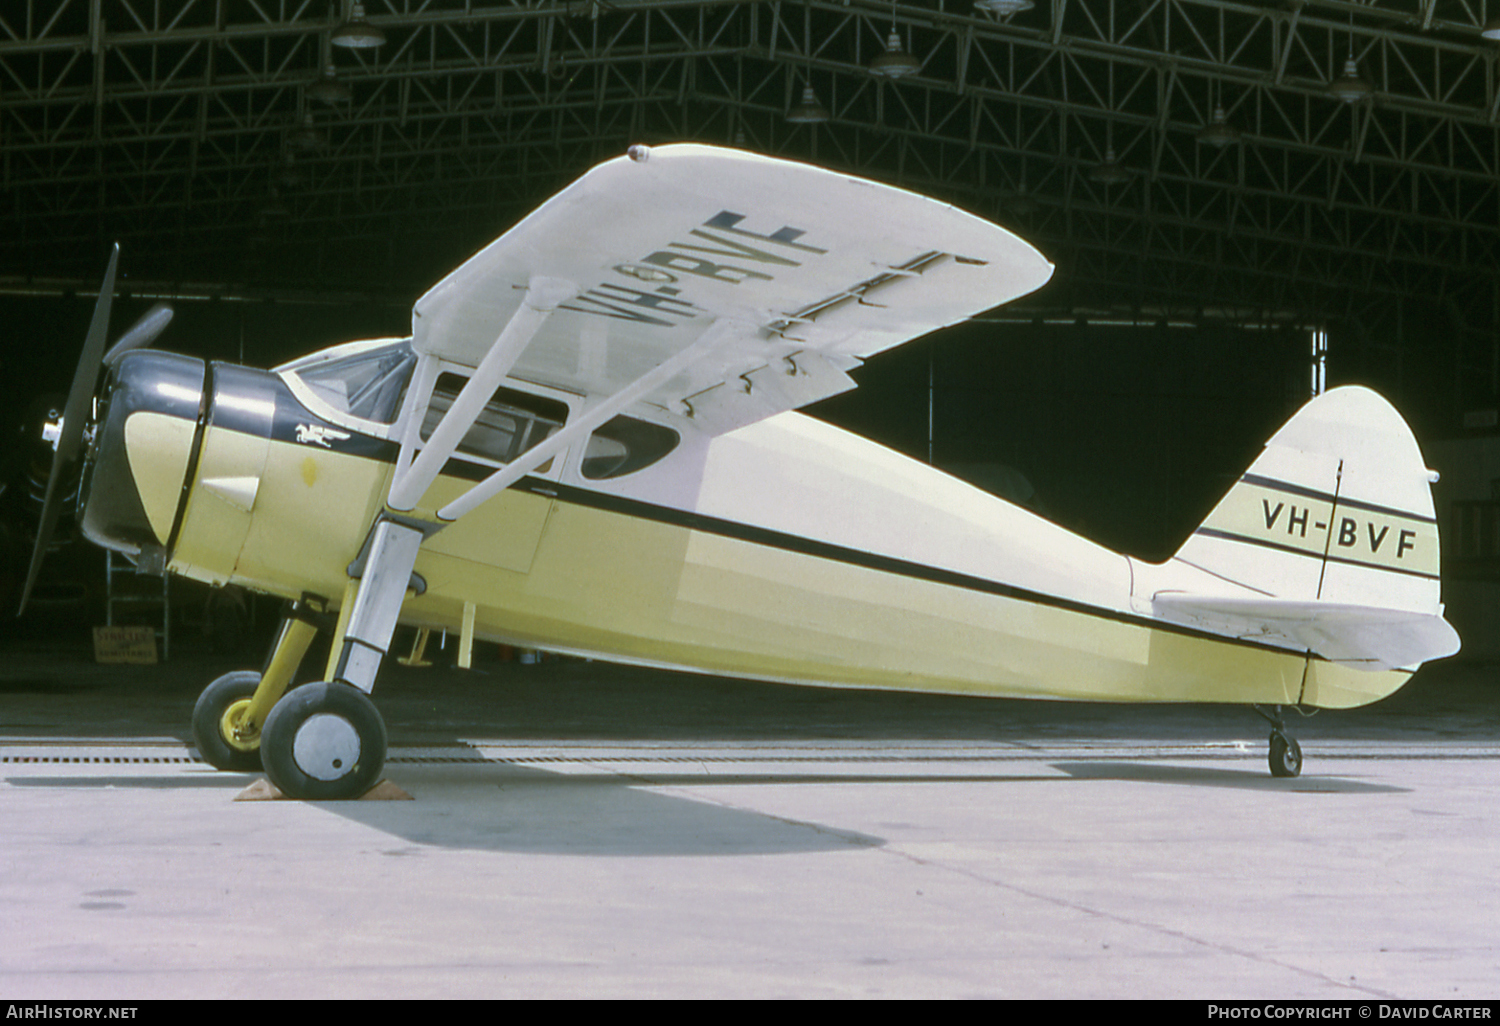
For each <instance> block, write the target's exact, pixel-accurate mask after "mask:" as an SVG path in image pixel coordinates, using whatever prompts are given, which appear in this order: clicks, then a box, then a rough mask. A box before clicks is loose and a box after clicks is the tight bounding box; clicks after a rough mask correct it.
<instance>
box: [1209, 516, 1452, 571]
mask: <svg viewBox="0 0 1500 1026" xmlns="http://www.w3.org/2000/svg"><path fill="white" fill-rule="evenodd" d="M1193 534H1194V535H1197V536H1200V537H1204V538H1218V539H1220V540H1221V541H1231V542H1239V543H1241V544H1242V545H1254V546H1256V547H1258V548H1262V549H1271V550H1273V551H1276V552H1287V553H1290V554H1292V555H1294V556H1305V557H1307V558H1308V559H1317V560H1323V559H1326V560H1327V561H1328V562H1330V563H1342V564H1344V565H1345V566H1360V567H1364V568H1365V569H1367V570H1384V571H1385V572H1387V573H1392V574H1405V575H1406V576H1408V577H1421V578H1423V579H1424V580H1428V581H1437V580H1441V578H1440V577H1439V576H1438V575H1437V574H1430V573H1427V572H1426V571H1423V570H1406V569H1403V568H1402V567H1399V566H1384V565H1382V564H1380V563H1369V562H1366V561H1364V560H1362V559H1350V558H1349V557H1348V556H1335V555H1333V554H1332V553H1329V554H1328V555H1327V556H1326V557H1325V556H1324V554H1323V553H1321V552H1317V551H1309V550H1307V549H1299V548H1297V547H1296V546H1295V545H1283V544H1282V543H1281V542H1273V541H1266V540H1265V539H1264V538H1251V537H1249V536H1248V535H1243V534H1235V533H1234V532H1232V531H1220V530H1218V529H1217V528H1213V527H1200V528H1198V530H1196V531H1194V532H1193Z"/></svg>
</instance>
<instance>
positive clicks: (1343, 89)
mask: <svg viewBox="0 0 1500 1026" xmlns="http://www.w3.org/2000/svg"><path fill="white" fill-rule="evenodd" d="M1328 95H1329V96H1332V97H1333V98H1334V99H1335V100H1342V101H1343V102H1344V103H1358V102H1359V101H1360V100H1363V99H1364V98H1365V97H1367V96H1369V95H1370V84H1369V83H1368V82H1366V81H1365V80H1364V79H1362V78H1360V77H1359V66H1358V65H1357V64H1355V63H1354V58H1353V57H1350V58H1349V59H1348V60H1346V61H1345V62H1344V73H1343V74H1342V75H1340V76H1339V77H1338V78H1336V79H1334V80H1333V81H1332V82H1330V83H1328Z"/></svg>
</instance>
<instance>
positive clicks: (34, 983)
mask: <svg viewBox="0 0 1500 1026" xmlns="http://www.w3.org/2000/svg"><path fill="white" fill-rule="evenodd" d="M188 648H189V646H185V645H184V646H179V649H180V651H183V652H184V654H182V655H181V656H179V657H178V658H175V659H174V660H173V661H172V662H171V663H170V664H167V665H165V666H161V667H99V666H95V665H94V664H92V663H90V662H87V661H85V660H84V658H83V657H82V656H81V655H79V654H77V653H76V650H75V649H72V648H70V647H68V646H66V645H61V644H56V645H52V646H50V647H49V646H46V645H40V644H37V643H34V642H33V643H28V644H26V645H20V644H14V643H12V644H10V645H9V646H8V647H7V648H6V649H5V650H4V651H3V652H0V657H3V666H0V816H3V822H4V824H5V829H4V830H3V831H0V908H4V910H5V915H4V928H3V930H0V993H3V994H4V995H5V996H6V998H7V999H11V1000H22V999H40V998H54V999H61V998H66V999H83V998H91V999H115V1000H121V1001H129V1000H139V999H149V998H173V997H200V998H201V997H209V998H218V997H241V998H243V997H282V998H285V997H358V998H382V997H480V998H489V997H1025V998H1070V997H1077V998H1083V997H1094V998H1122V997H1133V998H1145V997H1165V998H1199V999H1206V1000H1214V999H1216V1000H1230V999H1277V998H1321V999H1328V1000H1334V1001H1339V1002H1349V1003H1351V1004H1355V1005H1359V1004H1364V1003H1371V1002H1380V1001H1390V1000H1393V999H1403V998H1405V999H1439V1000H1445V1001H1460V1000H1482V999H1488V998H1495V997H1497V996H1500V982H1497V981H1500V927H1497V925H1496V924H1497V923H1500V890H1497V888H1496V886H1495V884H1494V881H1493V876H1494V865H1495V859H1496V854H1497V852H1500V819H1497V817H1496V816H1495V814H1494V813H1495V809H1496V806H1497V799H1500V702H1497V701H1496V697H1497V694H1496V688H1497V678H1500V670H1497V669H1496V668H1495V667H1492V666H1483V665H1468V666H1465V665H1446V666H1443V665H1440V666H1436V667H1431V668H1429V669H1428V670H1426V671H1424V672H1423V673H1422V674H1420V675H1419V676H1418V678H1417V679H1416V680H1415V681H1413V683H1412V684H1410V685H1408V687H1407V689H1405V690H1403V691H1402V692H1401V693H1399V694H1398V695H1396V696H1395V697H1394V698H1392V699H1390V700H1388V701H1387V702H1384V703H1381V704H1380V705H1377V706H1375V707H1373V708H1371V709H1366V710H1356V711H1352V712H1347V713H1337V714H1334V713H1323V714H1320V715H1319V716H1317V717H1314V718H1312V719H1307V720H1298V719H1296V718H1295V717H1294V723H1293V724H1292V726H1293V728H1294V733H1295V734H1296V736H1297V737H1298V738H1299V739H1300V740H1301V742H1302V745H1303V748H1304V751H1305V753H1306V769H1305V772H1304V775H1303V776H1302V777H1301V778H1299V779H1296V780H1275V779H1272V778H1271V777H1270V776H1269V775H1268V773H1267V771H1266V765H1265V735H1266V730H1265V728H1264V725H1263V724H1262V723H1261V721H1260V720H1259V719H1258V718H1256V717H1255V716H1254V715H1253V714H1251V713H1250V712H1248V711H1246V710H1243V709H1234V708H1202V707H1200V708H1187V707H1176V706H1167V707H1154V708H1147V707H1138V706H1137V707H1109V706H1099V705H1063V704H1053V703H1034V702H1005V701H985V700H973V699H952V698H936V697H925V696H914V695H899V694H877V693H871V694H860V693H850V692H838V691H821V690H813V689H799V688H790V687H779V686H772V685H760V684H752V683H746V682H740V681H724V680H711V679H699V678H693V677H689V676H683V675H675V674H665V673H657V672H651V671H643V670H635V669H625V668H619V667H611V666H605V665H599V664H584V663H577V662H558V663H549V664H543V665H539V666H523V665H519V664H502V663H487V664H481V666H480V670H481V672H478V673H462V672H459V671H453V670H441V669H429V670H410V669H405V668H399V667H398V668H395V669H394V670H393V671H392V672H389V673H388V674H387V675H386V677H385V678H384V679H383V680H382V683H381V686H380V687H379V688H377V691H376V698H377V701H378V703H379V704H380V706H381V708H382V711H383V713H384V715H385V717H386V720H387V723H388V725H389V727H390V731H391V742H392V753H391V756H392V757H391V759H390V761H389V764H388V766H387V771H386V775H387V777H388V778H389V779H390V780H392V781H393V782H394V783H396V784H398V785H399V786H400V787H402V788H404V789H405V790H406V791H407V792H409V793H410V794H411V796H412V797H413V798H414V799H415V800H414V801H384V802H376V801H367V802H345V803H322V804H303V803H295V802H286V801H279V802H270V801H259V802H249V801H235V798H236V796H237V795H238V794H239V793H240V792H241V791H242V790H243V789H244V788H245V787H246V786H247V785H248V784H250V783H251V782H252V781H253V780H254V779H255V778H254V777H252V776H249V775H239V774H223V773H215V772H213V771H211V770H209V769H208V768H207V767H206V766H204V765H203V764H202V763H199V762H197V761H196V759H195V758H194V753H193V751H192V750H191V747H190V742H189V741H188V734H187V721H188V714H189V712H190V710H191V707H192V703H193V701H194V699H195V698H196V695H197V692H198V690H199V689H200V688H201V687H202V686H203V684H204V683H206V681H207V680H208V679H210V678H211V677H213V676H214V675H216V674H217V673H219V672H222V671H223V670H225V669H229V668H232V667H230V666H228V665H222V664H220V663H219V662H217V661H215V660H213V659H211V658H209V657H207V656H206V655H202V654H194V653H193V652H191V651H188V650H187V649H188Z"/></svg>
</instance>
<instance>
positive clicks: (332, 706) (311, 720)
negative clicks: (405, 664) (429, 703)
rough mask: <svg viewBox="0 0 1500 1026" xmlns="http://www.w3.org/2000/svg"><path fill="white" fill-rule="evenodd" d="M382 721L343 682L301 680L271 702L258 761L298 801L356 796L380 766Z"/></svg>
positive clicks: (366, 699) (383, 744)
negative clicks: (272, 704) (297, 684)
mask: <svg viewBox="0 0 1500 1026" xmlns="http://www.w3.org/2000/svg"><path fill="white" fill-rule="evenodd" d="M385 749H386V732H385V721H384V720H382V719H381V718H380V712H379V710H377V709H376V708H375V703H374V702H372V701H370V698H369V696H368V695H366V694H365V693H364V692H363V691H360V690H359V689H357V688H352V687H350V686H349V685H347V684H339V683H336V682H329V681H321V682H319V683H316V684H306V685H303V686H302V687H300V688H297V689H296V690H294V691H291V692H288V693H287V695H286V696H285V697H284V698H282V700H281V701H279V702H277V703H276V705H275V707H274V708H272V709H271V715H269V716H267V717H266V725H265V727H264V729H262V730H261V742H260V754H261V763H262V765H264V767H265V770H266V776H267V777H268V778H270V781H271V783H272V784H275V785H276V788H277V790H279V791H280V792H281V793H282V794H284V795H286V796H287V797H288V798H297V799H301V800H304V801H337V800H340V799H347V798H358V797H360V796H361V795H363V794H364V793H365V792H366V791H368V790H369V789H370V788H372V787H374V786H375V783H376V782H377V781H378V780H379V779H380V771H381V770H382V769H384V768H385Z"/></svg>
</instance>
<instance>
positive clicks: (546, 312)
mask: <svg viewBox="0 0 1500 1026" xmlns="http://www.w3.org/2000/svg"><path fill="white" fill-rule="evenodd" d="M577 294H578V286H576V285H574V284H573V283H572V282H570V281H564V280H563V279H561V278H545V277H540V276H538V277H535V278H532V279H531V282H530V284H528V285H527V287H526V298H525V299H523V300H522V301H521V305H520V306H519V307H517V308H516V312H515V314H514V315H513V316H512V317H511V319H510V320H509V321H507V322H506V324H505V327H504V329H502V330H501V332H500V337H499V338H497V339H496V340H495V344H494V345H493V346H491V347H490V350H489V352H487V353H486V354H485V356H484V359H483V360H482V361H480V364H479V366H478V367H477V368H475V370H474V376H473V377H471V378H469V383H468V384H466V385H465V386H464V387H463V391H461V392H459V394H458V398H457V399H455V400H454V401H453V406H452V407H450V408H449V410H448V412H447V413H446V414H444V416H443V419H442V420H441V421H440V422H439V423H438V426H437V428H436V430H434V431H433V432H432V437H431V438H429V439H428V440H427V446H426V448H424V449H423V450H422V452H421V453H420V454H419V455H418V456H417V458H416V460H414V461H413V462H412V463H411V465H410V466H407V465H406V462H405V459H404V458H402V459H398V460H397V462H396V480H395V481H393V482H391V491H390V496H389V497H388V498H387V500H386V502H387V503H388V504H389V505H390V507H391V508H392V509H395V510H401V511H403V512H405V511H409V510H411V509H412V508H413V507H415V506H416V504H417V500H418V499H420V498H421V497H422V493H423V492H425V491H427V489H428V488H429V487H431V485H432V482H433V481H435V480H437V476H438V472H439V471H440V470H442V469H443V464H444V463H447V462H448V457H449V456H452V455H453V452H454V450H455V449H457V448H458V443H459V442H461V441H463V437H464V435H466V434H468V431H469V429H470V428H471V427H473V426H474V422H475V421H476V420H478V419H479V415H480V414H481V413H483V412H484V407H485V404H486V403H488V402H489V401H490V397H491V396H493V395H494V394H495V389H496V388H498V387H499V386H500V381H501V379H503V378H504V377H505V375H506V374H507V373H508V372H509V371H510V369H511V367H512V366H514V365H515V362H516V359H517V358H518V357H519V356H520V355H521V351H522V350H524V349H525V348H526V346H527V344H528V343H529V342H530V341H531V340H532V338H533V337H534V336H535V335H536V333H537V332H538V331H539V330H540V329H541V327H542V324H543V323H545V322H546V320H547V318H548V316H550V315H551V313H552V311H553V310H555V309H556V308H557V306H558V304H559V303H565V302H567V301H568V300H569V299H571V298H573V296H575V295H577ZM417 423H420V416H418V420H417ZM414 436H415V431H411V432H408V435H407V438H406V440H405V441H404V442H403V443H402V447H403V450H404V449H405V447H406V446H409V445H412V444H414ZM401 455H402V457H405V456H406V452H404V451H403V452H402V454H401Z"/></svg>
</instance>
